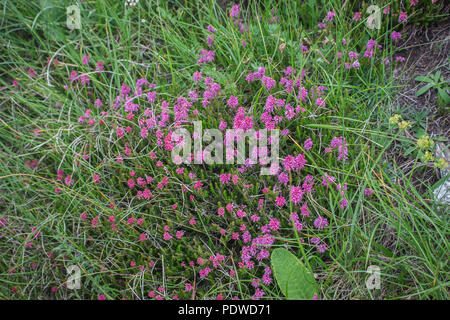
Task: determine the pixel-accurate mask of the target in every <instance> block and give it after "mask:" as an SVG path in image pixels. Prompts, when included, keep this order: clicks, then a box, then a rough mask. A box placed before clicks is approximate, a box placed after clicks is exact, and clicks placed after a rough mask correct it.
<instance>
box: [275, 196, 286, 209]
mask: <svg viewBox="0 0 450 320" xmlns="http://www.w3.org/2000/svg"><path fill="white" fill-rule="evenodd" d="M275 203H276V205H277V206H279V207H282V206H284V204H285V203H286V199H285V198H284V197H283V196H279V197H277V198H276V199H275Z"/></svg>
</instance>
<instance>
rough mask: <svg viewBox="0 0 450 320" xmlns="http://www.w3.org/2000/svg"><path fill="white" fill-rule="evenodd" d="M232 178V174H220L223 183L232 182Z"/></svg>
mask: <svg viewBox="0 0 450 320" xmlns="http://www.w3.org/2000/svg"><path fill="white" fill-rule="evenodd" d="M230 179H231V174H229V173H228V174H225V173H224V174H221V175H220V182H221V183H222V184H226V183H228V182H230Z"/></svg>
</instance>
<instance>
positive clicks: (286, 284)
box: [271, 248, 317, 300]
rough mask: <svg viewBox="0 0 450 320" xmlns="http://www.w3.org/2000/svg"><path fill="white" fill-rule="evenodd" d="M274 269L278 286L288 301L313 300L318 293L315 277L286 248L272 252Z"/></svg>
mask: <svg viewBox="0 0 450 320" xmlns="http://www.w3.org/2000/svg"><path fill="white" fill-rule="evenodd" d="M271 260H272V268H273V271H274V275H275V279H276V280H277V283H278V286H279V287H280V289H281V291H282V292H283V293H284V295H285V296H286V298H287V299H290V300H299V299H302V300H303V299H312V298H313V297H314V294H315V293H317V284H316V281H315V279H314V276H313V274H312V273H311V272H309V271H308V269H306V267H305V266H304V265H303V263H301V262H300V261H299V260H298V259H297V258H296V257H295V256H294V255H293V254H292V253H290V252H289V251H288V250H286V249H284V248H277V249H275V250H274V251H273V252H272V257H271Z"/></svg>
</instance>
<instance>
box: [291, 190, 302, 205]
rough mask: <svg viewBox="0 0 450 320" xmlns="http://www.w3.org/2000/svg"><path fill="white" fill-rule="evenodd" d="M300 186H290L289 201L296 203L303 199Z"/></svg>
mask: <svg viewBox="0 0 450 320" xmlns="http://www.w3.org/2000/svg"><path fill="white" fill-rule="evenodd" d="M303 193H304V192H303V190H302V187H291V201H292V203H293V204H298V203H300V202H301V201H302V199H303Z"/></svg>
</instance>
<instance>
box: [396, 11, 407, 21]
mask: <svg viewBox="0 0 450 320" xmlns="http://www.w3.org/2000/svg"><path fill="white" fill-rule="evenodd" d="M398 22H399V23H401V22H402V23H406V22H408V13H407V12H400V14H399V15H398Z"/></svg>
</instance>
